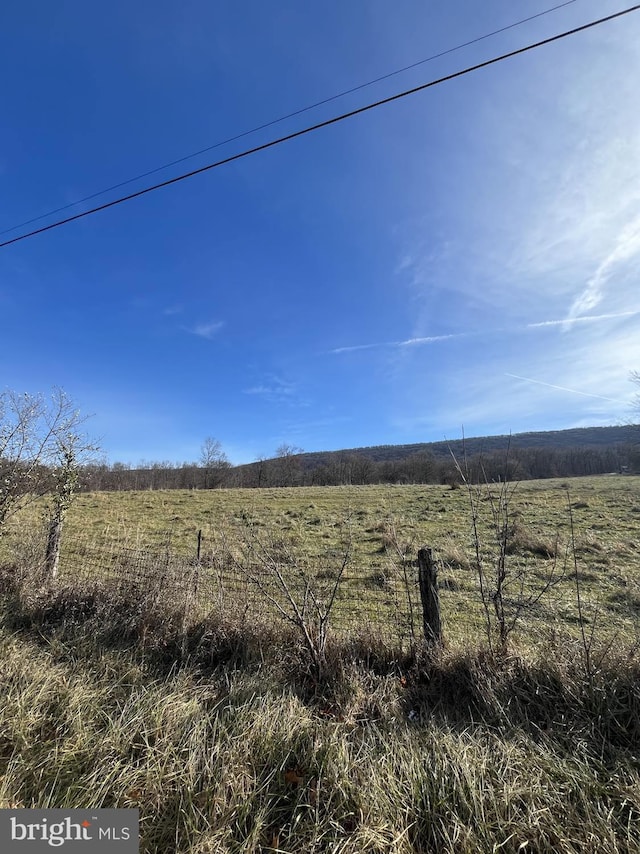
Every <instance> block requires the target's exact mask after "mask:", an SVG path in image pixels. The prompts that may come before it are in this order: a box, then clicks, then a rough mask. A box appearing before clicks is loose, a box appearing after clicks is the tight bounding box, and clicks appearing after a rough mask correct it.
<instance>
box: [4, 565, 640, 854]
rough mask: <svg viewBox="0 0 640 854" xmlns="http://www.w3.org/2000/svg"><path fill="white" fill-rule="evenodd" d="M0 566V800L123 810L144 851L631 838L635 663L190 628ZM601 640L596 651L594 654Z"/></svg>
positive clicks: (509, 846)
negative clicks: (134, 822) (320, 653)
mask: <svg viewBox="0 0 640 854" xmlns="http://www.w3.org/2000/svg"><path fill="white" fill-rule="evenodd" d="M165 593H166V596H165V597H164V599H160V598H159V597H158V596H156V595H155V592H154V593H153V595H152V596H149V598H148V599H147V600H145V597H144V596H140V593H139V591H138V598H137V599H136V600H134V599H133V598H132V597H131V591H127V589H126V588H122V587H120V588H109V587H108V586H107V585H103V586H102V587H101V588H100V589H97V588H94V589H82V588H67V589H59V590H58V591H57V592H56V593H55V594H54V593H53V592H51V591H47V590H45V589H43V588H42V587H39V586H34V585H30V584H29V582H28V579H27V578H25V576H23V578H22V582H21V583H20V584H18V583H16V582H15V578H13V577H12V576H11V575H9V576H6V575H5V577H4V579H3V589H2V601H3V606H2V613H1V625H2V628H1V631H0V690H1V692H2V696H3V698H4V702H3V703H2V704H1V706H0V806H3V807H7V806H25V807H35V806H37V807H63V808H64V807H78V806H83V807H84V806H87V807H89V806H90V807H116V806H119V807H127V806H130V807H138V808H139V809H140V816H141V832H142V842H141V850H142V851H144V852H158V854H160V852H190V854H196V852H198V854H204V852H216V854H218V852H221V854H224V852H234V854H235V852H290V854H304V852H309V853H310V852H314V854H315V852H332V854H337V852H340V854H362V852H380V854H383V852H384V854H395V852H397V854H409V852H411V854H416V853H417V852H456V854H458V852H469V854H471V852H474V854H475V852H484V851H487V852H493V851H501V852H518V851H525V852H547V851H548V852H597V851H602V852H632V851H638V850H640V763H639V759H638V757H639V755H640V753H639V751H640V666H639V665H638V659H637V655H636V651H635V650H634V649H630V648H629V649H625V650H622V649H618V650H612V649H609V650H608V651H604V650H603V656H604V657H600V656H599V655H595V657H594V658H593V661H594V662H596V663H597V666H596V667H594V669H593V672H591V673H590V674H589V677H590V678H587V674H586V673H585V672H584V668H583V663H582V659H581V656H580V650H579V647H576V645H575V642H574V641H569V640H567V638H565V637H563V636H560V635H558V636H556V637H550V638H549V639H548V640H547V645H546V648H545V649H544V652H543V653H542V654H540V653H536V654H535V655H534V654H533V653H524V652H523V653H521V654H520V655H517V654H515V653H512V654H511V655H504V656H497V655H493V656H492V655H489V654H488V653H487V652H486V651H483V650H481V649H479V648H471V649H463V648H458V649H445V650H440V651H437V652H432V653H431V654H430V655H427V654H426V653H421V652H420V651H414V652H413V653H412V654H406V653H405V654H402V653H401V652H400V651H399V650H397V649H393V648H390V647H388V646H386V645H385V644H384V643H383V642H382V641H381V640H380V639H376V638H372V637H368V638H363V637H360V638H355V637H354V638H352V639H350V640H345V641H344V642H342V643H341V644H337V643H335V642H334V643H333V644H330V645H329V647H328V649H327V667H326V668H325V671H324V675H323V678H322V680H321V681H319V680H318V678H317V673H316V671H315V670H314V668H313V667H312V666H310V665H311V662H310V660H309V657H308V653H307V651H306V650H305V648H304V647H303V646H302V645H301V644H300V642H299V639H298V638H297V637H296V635H295V634H292V633H291V632H288V631H286V629H284V628H283V627H281V626H280V627H278V626H274V625H267V624H265V625H260V624H255V625H251V624H247V623H246V622H243V621H242V620H241V619H240V618H239V617H236V618H231V617H228V618H226V619H221V618H218V619H216V620H213V619H210V620H207V619H201V620H198V621H197V622H191V623H189V624H188V625H185V623H184V620H183V614H182V612H181V611H180V608H179V607H176V604H175V601H174V600H173V599H172V596H171V591H170V590H166V591H165ZM597 652H598V650H597V649H595V648H594V653H597Z"/></svg>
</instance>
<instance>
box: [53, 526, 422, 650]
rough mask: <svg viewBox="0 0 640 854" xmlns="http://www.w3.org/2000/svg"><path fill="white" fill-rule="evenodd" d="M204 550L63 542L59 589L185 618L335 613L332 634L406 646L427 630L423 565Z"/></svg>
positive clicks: (232, 547)
mask: <svg viewBox="0 0 640 854" xmlns="http://www.w3.org/2000/svg"><path fill="white" fill-rule="evenodd" d="M200 545H201V543H200V538H198V544H197V549H193V548H191V549H189V550H188V551H187V549H185V548H184V546H183V545H181V544H180V543H173V542H172V541H171V539H170V538H169V537H166V538H164V539H163V538H162V537H158V538H156V540H155V542H153V543H147V544H144V545H142V544H137V545H135V546H132V545H124V544H122V543H118V542H113V543H110V544H105V543H92V542H89V541H87V540H83V539H80V538H68V537H66V538H65V537H63V539H62V548H61V554H60V561H59V568H58V573H57V576H56V579H55V586H56V587H72V586H82V587H85V588H86V587H91V586H95V587H109V588H115V589H118V590H120V592H121V593H122V592H123V591H125V592H126V595H127V596H129V597H135V598H137V599H139V600H140V601H144V602H145V603H147V604H149V603H150V602H152V603H153V604H154V605H156V606H161V607H167V606H169V607H172V608H174V609H180V610H181V611H182V612H183V614H184V618H185V620H187V621H189V620H198V619H203V618H205V617H207V616H211V615H216V614H217V615H221V616H225V617H229V616H232V617H236V618H241V619H242V620H245V621H248V622H254V621H265V620H267V621H272V620H282V621H285V622H286V621H289V622H296V620H298V619H299V618H300V617H302V618H304V619H305V620H308V621H309V622H313V621H314V620H319V619H320V618H321V617H322V615H323V614H326V613H327V611H330V625H331V630H332V631H333V632H334V633H336V634H340V635H343V636H344V635H349V634H354V633H367V634H372V633H373V634H377V635H380V636H382V637H384V638H386V639H388V640H390V641H392V642H394V643H396V644H398V645H401V646H405V645H409V644H411V643H413V642H414V641H415V638H416V636H418V635H419V634H420V632H421V631H422V611H421V604H420V586H419V571H418V562H417V560H414V559H411V558H407V559H404V560H400V559H398V560H396V561H394V562H392V565H391V564H390V567H389V569H388V570H386V571H381V570H380V569H376V570H375V571H373V570H372V568H371V567H365V566H362V565H360V566H358V565H357V564H356V563H355V562H354V561H353V560H352V559H351V556H350V554H349V552H348V550H345V551H339V550H337V549H336V550H333V551H332V552H329V553H328V554H327V555H326V556H325V558H324V559H322V560H318V559H317V558H316V559H313V558H311V559H310V558H306V557H304V556H300V555H297V554H296V553H295V551H293V550H292V549H291V548H290V547H289V546H288V544H287V543H285V542H282V541H278V540H275V541H269V542H268V543H264V542H262V541H259V540H257V539H249V540H247V541H244V542H240V543H238V542H237V541H236V542H227V541H224V540H221V541H219V542H217V543H215V544H210V545H209V546H208V548H206V549H201V548H200ZM189 552H190V553H189Z"/></svg>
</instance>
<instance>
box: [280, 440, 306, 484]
mask: <svg viewBox="0 0 640 854" xmlns="http://www.w3.org/2000/svg"><path fill="white" fill-rule="evenodd" d="M302 452H303V451H302V448H299V447H297V445H289V444H287V443H286V442H283V443H282V444H281V445H279V446H278V447H277V448H276V458H275V460H274V461H273V470H274V475H275V483H274V486H295V485H296V483H297V481H298V473H299V470H300V459H299V455H300V454H301V453H302Z"/></svg>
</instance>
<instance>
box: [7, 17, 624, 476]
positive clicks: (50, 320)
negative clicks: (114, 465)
mask: <svg viewBox="0 0 640 854" xmlns="http://www.w3.org/2000/svg"><path fill="white" fill-rule="evenodd" d="M515 5H516V4H513V3H512V2H507V0H489V2H487V3H483V4H478V3H475V2H470V0H453V2H450V3H446V4H445V3H441V4H426V3H423V2H417V1H416V2H414V0H399V2H396V3H393V4H390V3H388V2H382V0H366V2H365V0H356V2H353V3H338V2H330V3H323V4H316V3H300V2H296V0H288V2H274V3H268V4H267V3H264V2H258V0H247V2H246V3H243V4H237V3H230V2H229V3H215V4H212V3H207V2H204V0H186V2H185V0H183V2H181V3H168V2H157V0H154V2H153V3H152V2H146V0H140V2H136V3H125V2H121V0H113V2H111V3H109V4H91V3H89V4H87V3H85V2H79V0H70V2H65V3H49V2H44V0H24V2H22V3H20V4H10V5H9V6H7V7H6V8H4V9H3V11H2V13H0V75H1V78H2V80H3V81H5V85H4V86H3V93H2V96H1V100H2V112H1V114H0V115H1V118H0V128H1V133H0V200H1V202H0V230H3V229H8V228H10V227H11V226H13V225H16V224H17V223H20V222H22V221H24V220H27V219H30V218H31V217H34V216H38V215H39V214H42V213H45V212H46V211H49V210H51V209H54V208H58V207H60V206H62V205H66V204H69V203H70V202H73V201H75V200H76V199H79V198H82V197H84V196H87V195H89V194H91V193H94V192H96V191H99V190H101V189H103V188H105V187H108V186H110V185H112V184H116V183H118V182H120V181H124V180H126V179H128V178H130V177H133V176H135V175H137V174H140V173H142V172H145V171H147V170H150V169H154V168H155V167H157V166H160V165H162V164H163V163H166V162H168V161H171V160H174V159H176V158H179V157H182V156H184V155H186V154H189V153H190V152H193V151H196V150H198V149H201V148H204V147H206V146H208V145H213V144H215V143H217V142H219V141H221V140H224V139H226V138H228V137H230V136H233V135H235V134H238V133H242V132H243V131H246V130H249V129H251V128H252V127H255V126H257V125H260V124H262V123H265V122H269V121H271V120H272V119H275V118H277V117H279V116H282V115H285V114H287V113H290V112H292V111H294V110H297V109H300V108H302V107H305V106H307V105H309V104H312V103H314V102H316V101H319V100H321V99H323V98H327V97H330V96H332V95H335V94H336V93H338V92H340V91H343V90H345V89H349V88H351V87H353V86H357V85H359V84H361V83H365V82H367V81H368V80H371V79H373V78H376V77H379V76H381V75H384V74H387V73H388V72H390V71H393V70H395V69H398V68H401V67H403V66H406V65H409V64H411V63H414V62H417V61H419V60H422V59H424V58H426V57H428V56H430V55H432V54H435V53H438V52H441V51H443V50H446V49H448V48H451V47H454V46H455V45H458V44H460V43H462V42H465V41H468V40H470V39H473V38H475V37H477V36H481V35H484V34H485V33H488V32H490V31H492V30H495V29H497V28H500V27H504V26H507V25H508V24H511V23H513V22H514V21H516V20H518V19H519V18H523V17H526V16H528V15H534V14H536V13H537V12H540V11H542V10H543V9H545V8H547V7H548V6H551V5H553V2H551V0H549V2H547V3H545V2H543V0H538V2H532V0H531V2H530V0H526V2H521V3H519V4H517V8H515ZM624 5H625V4H623V3H621V2H609V0H598V2H595V0H576V2H574V3H572V4H571V5H569V6H567V7H566V8H564V9H560V10H558V11H555V12H553V13H551V14H549V15H546V16H544V17H541V18H538V19H536V20H535V21H531V22H529V23H527V24H525V25H523V26H520V27H516V28H513V29H510V30H508V31H506V32H504V33H502V34H500V35H497V36H495V37H492V38H490V39H486V40H484V41H482V42H480V43H478V44H476V45H473V46H470V47H467V48H465V49H463V50H459V51H456V52H454V53H451V54H448V55H446V56H444V57H441V58H440V59H437V60H434V61H433V62H429V63H427V64H424V65H421V66H419V67H417V68H415V69H413V70H412V71H408V72H405V73H403V74H400V75H397V76H394V77H392V78H391V79H389V80H386V81H384V82H381V83H378V84H376V85H374V86H370V87H368V88H367V89H364V90H361V91H359V92H356V93H353V94H352V95H349V96H347V97H344V98H341V99H339V100H338V101H334V102H332V103H330V104H326V105H324V106H323V107H320V108H318V109H315V110H313V111H310V112H308V113H305V114H304V115H302V116H298V117H296V118H293V119H290V120H287V121H285V122H282V123H280V124H278V125H276V126H275V127H271V128H268V129H266V130H263V131H260V132H258V133H256V134H253V135H251V136H249V137H246V138H245V139H243V140H239V141H237V142H234V143H231V144H229V145H226V146H223V147H220V148H218V149H216V150H215V151H213V152H209V153H207V154H205V155H202V156H199V157H196V158H193V159H192V160H189V161H187V163H186V164H182V165H181V166H177V167H173V168H171V169H168V170H166V171H163V172H160V173H158V174H157V175H155V176H152V177H151V178H147V179H145V180H143V181H138V182H136V183H134V184H131V185H129V186H128V187H126V188H124V190H123V191H131V190H135V189H138V188H141V187H143V186H145V185H146V184H148V183H149V182H150V181H153V180H157V179H163V178H169V177H172V176H173V175H176V174H178V173H179V172H180V171H186V170H187V169H190V168H197V167H198V166H201V165H204V164H205V163H207V162H209V161H211V160H214V159H217V158H219V157H222V156H228V155H231V154H233V153H236V152H238V151H240V150H241V149H243V148H246V147H250V146H253V145H259V144H260V143H262V142H265V141H267V140H269V139H271V138H273V137H274V136H277V135H282V134H285V133H290V132H292V131H295V130H297V129H299V128H301V127H303V126H304V125H307V124H312V123H315V122H319V121H322V120H323V119H325V118H329V117H330V116H332V115H335V114H337V113H339V112H345V111H347V110H349V109H354V108H356V107H358V106H360V105H362V104H364V103H366V102H369V101H373V100H377V99H379V98H383V97H386V96H388V95H391V94H393V93H395V92H396V91H400V90H401V89H406V88H410V87H412V86H416V85H419V84H420V83H423V82H426V81H428V80H429V79H432V78H435V77H439V76H442V75H445V74H448V73H451V72H453V71H455V70H458V69H460V68H462V67H464V66H467V65H471V64H474V63H477V62H481V61H482V60H484V59H488V58H490V57H491V56H494V55H497V54H499V53H503V52H506V51H509V50H514V49H515V48H517V47H520V46H522V45H524V44H527V43H529V42H532V41H536V40H539V39H542V38H545V37H547V36H550V35H553V34H554V33H556V32H559V31H561V30H564V29H569V28H571V27H574V26H577V25H579V24H581V23H585V22H587V21H588V20H591V19H593V18H597V17H601V16H603V15H606V14H610V13H612V12H615V11H618V10H620V9H622V8H624ZM639 73H640V12H635V13H632V14H631V15H628V16H626V17H624V18H622V19H619V20H617V21H614V22H611V23H607V24H604V25H602V26H601V27H598V28H596V29H593V30H590V31H588V32H585V33H581V34H578V35H575V36H573V37H571V38H569V39H565V40H563V41H561V42H559V43H556V44H553V45H549V46H546V47H543V48H540V49H538V50H536V51H534V52H532V53H529V54H526V55H523V56H519V57H516V58H514V59H510V60H507V61H505V62H503V63H500V64H498V65H495V66H492V67H490V68H487V69H484V70H481V71H478V72H476V73H474V74H472V75H468V76H466V77H463V78H460V79H457V80H453V81H451V82H448V83H445V84H443V85H440V86H437V87H434V88H432V89H429V90H427V91H425V92H422V93H419V94H417V95H413V96H411V97H409V98H406V99H404V100H403V101H401V102H397V103H394V104H391V105H387V106H384V107H381V108H379V109H376V110H373V111H370V112H368V113H366V114H365V115H362V116H359V117H356V118H354V119H351V120H349V121H345V122H343V123H341V124H339V125H336V126H333V127H330V128H327V129H324V130H321V131H318V132H317V133H314V134H310V135H308V136H305V137H303V138H301V139H297V140H294V141H292V142H289V143H286V144H284V145H282V146H278V147H277V148H273V149H271V150H269V151H265V152H262V153H259V154H257V155H255V156H252V157H250V158H246V159H243V160H241V161H239V162H236V163H233V164H230V165H228V166H224V167H221V168H219V169H215V170H212V171H210V172H208V173H205V174H203V175H200V176H197V177H195V178H192V179H189V180H187V181H184V182H182V183H180V184H178V185H175V186H172V187H169V188H166V189H161V190H159V191H157V192H155V193H152V194H149V195H147V196H145V197H143V198H140V199H135V200H133V201H131V202H128V203H126V204H124V205H121V206H118V207H116V208H113V209H111V210H108V211H104V212H101V213H98V214H95V215H94V216H91V217H87V218H85V219H83V220H80V221H78V222H74V223H71V224H69V225H67V226H64V227H62V228H59V229H54V230H52V231H50V232H47V233H45V234H41V235H38V236H36V237H34V238H32V239H29V240H25V241H23V242H20V243H16V244H14V245H12V246H8V247H5V248H3V249H1V250H0V317H2V341H3V346H2V348H1V350H0V387H2V388H12V389H16V390H20V391H23V390H24V391H29V392H34V393H35V392H40V391H44V392H46V391H47V390H48V389H50V388H51V387H52V386H61V387H63V388H64V389H65V390H66V391H67V392H68V394H69V395H71V396H72V397H73V399H74V400H75V402H76V403H77V405H78V407H79V408H80V409H81V410H82V412H84V413H87V414H92V415H93V417H92V418H91V421H90V422H89V429H90V431H91V432H92V434H93V435H95V436H97V437H99V439H100V441H101V443H102V447H103V450H104V452H105V454H106V455H107V457H108V458H109V459H110V460H111V461H115V460H123V461H128V462H131V463H136V462H138V461H140V460H143V459H146V460H152V459H161V460H173V461H182V460H189V459H195V458H197V456H198V454H199V448H200V445H201V443H202V441H203V440H204V438H205V437H207V436H215V437H217V438H218V439H219V440H220V441H221V442H222V445H223V447H224V449H225V450H226V452H227V454H228V455H229V457H230V458H231V459H232V461H233V462H237V463H239V462H247V461H250V460H252V459H255V458H256V457H257V456H260V455H267V456H268V455H271V454H273V452H274V450H275V448H276V447H277V446H278V445H280V444H281V443H283V442H286V443H289V444H294V445H297V446H300V447H302V448H304V449H305V450H309V451H313V450H325V449H327V450H328V449H337V448H342V447H357V446H364V445H375V444H395V443H407V442H420V441H432V440H441V439H442V438H443V437H445V436H446V437H448V438H455V437H458V436H459V435H460V433H461V430H462V429H463V428H464V431H465V433H466V435H469V436H471V435H485V434H494V433H506V432H509V431H512V432H514V433H515V432H520V431H525V430H546V429H561V428H565V427H574V426H588V425H603V424H614V423H620V422H621V421H626V420H629V419H630V418H631V411H630V404H631V400H632V398H633V395H634V387H633V385H632V384H631V383H630V381H629V373H630V371H631V370H634V369H636V370H637V369H639V368H640V345H639V344H638V342H639V340H640V335H639V333H640V290H639V288H638V280H639V262H640V110H638V99H637V81H638V75H639ZM123 191H120V192H123ZM117 194H118V193H111V194H108V195H106V196H104V197H101V198H100V199H99V200H98V201H107V200H109V199H110V198H114V197H115V196H116V195H117ZM81 209H82V208H81V207H80V208H77V209H76V208H74V209H73V210H71V211H70V213H74V212H76V211H77V210H81ZM48 221H50V220H43V221H42V222H41V223H38V224H42V223H46V222H48ZM18 233H19V231H16V232H11V233H10V234H8V235H5V236H4V237H5V238H6V237H10V236H14V235H16V234H18Z"/></svg>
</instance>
